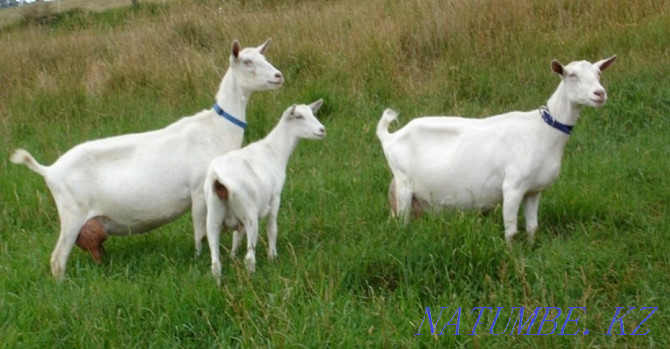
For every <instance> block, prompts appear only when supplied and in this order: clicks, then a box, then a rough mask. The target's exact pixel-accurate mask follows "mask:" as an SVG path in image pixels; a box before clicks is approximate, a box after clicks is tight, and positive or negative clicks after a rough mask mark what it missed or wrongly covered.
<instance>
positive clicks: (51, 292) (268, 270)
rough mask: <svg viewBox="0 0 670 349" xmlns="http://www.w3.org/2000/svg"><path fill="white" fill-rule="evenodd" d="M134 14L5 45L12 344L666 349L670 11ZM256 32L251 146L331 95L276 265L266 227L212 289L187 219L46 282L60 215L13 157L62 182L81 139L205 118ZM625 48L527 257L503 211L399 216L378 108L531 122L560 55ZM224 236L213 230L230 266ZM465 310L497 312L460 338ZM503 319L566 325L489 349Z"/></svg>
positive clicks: (5, 318) (361, 8) (606, 4)
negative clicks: (296, 111) (295, 109)
mask: <svg viewBox="0 0 670 349" xmlns="http://www.w3.org/2000/svg"><path fill="white" fill-rule="evenodd" d="M140 3H141V4H142V6H140V8H139V9H131V8H130V7H127V8H126V7H118V8H114V9H110V10H106V11H102V12H88V11H83V10H72V11H66V12H63V13H60V14H59V15H57V16H55V17H54V18H53V20H52V21H50V22H49V24H48V25H42V26H38V25H31V24H15V25H12V26H6V27H4V28H1V29H0V122H1V125H0V139H1V140H2V141H1V142H2V148H1V149H2V152H1V153H2V155H3V156H2V159H3V160H2V161H0V210H1V213H2V215H1V216H0V347H3V348H18V347H21V348H36V347H40V348H43V347H50V348H80V347H81V348H103V347H110V348H116V347H126V348H146V347H152V348H153V347H155V348H165V347H194V348H204V347H288V348H294V347H307V348H323V347H343V348H362V347H380V348H396V347H412V346H419V347H432V346H439V347H479V348H498V347H537V348H556V347H565V348H573V347H600V348H610V347H624V348H649V347H652V348H654V347H655V348H667V347H670V327H669V326H668V323H670V315H668V309H670V300H669V297H668V295H670V282H669V281H670V280H669V275H670V254H668V250H669V249H670V239H669V235H668V232H669V231H670V219H668V218H667V216H668V214H670V212H669V211H670V210H669V208H670V179H669V177H668V175H667V174H668V169H670V158H669V157H668V154H669V153H670V142H668V140H669V138H668V134H669V133H670V121H669V117H670V80H669V79H668V78H667V77H668V76H669V75H670V64H669V63H670V2H668V1H661V0H631V1H604V0H603V1H600V0H598V1H590V2H579V1H574V2H573V1H562V0H548V1H541V2H540V1H533V0H514V1H512V0H493V1H485V0H473V1H465V0H455V1H438V0H417V1H411V2H410V1H407V2H404V1H403V2H400V1H382V0H371V1H353V0H341V1H297V0H296V1H261V0H256V1H254V0H247V1H244V0H238V1H229V2H220V1H213V0H211V1H210V0H203V1H195V2H191V1H174V2H166V3H151V4H145V3H143V2H142V1H140ZM128 5H130V1H128ZM2 12H3V11H0V16H2ZM267 37H273V38H274V42H273V44H272V46H271V47H270V49H269V50H268V52H267V57H268V59H269V61H270V62H272V63H273V65H274V66H275V67H277V68H278V69H280V70H281V71H282V72H283V73H284V75H285V77H286V81H287V82H286V84H285V86H284V87H283V88H282V89H280V90H278V91H274V92H262V93H256V94H255V95H254V96H253V97H252V99H251V102H250V104H249V109H248V111H247V120H248V121H249V123H250V127H249V129H248V130H247V133H246V135H245V138H246V140H247V141H253V140H256V139H259V138H261V137H262V136H264V135H265V133H266V132H268V131H269V130H270V129H271V128H272V127H273V126H274V124H275V122H276V120H277V119H278V117H279V115H280V113H281V111H283V110H284V108H286V107H287V106H288V105H290V104H292V103H295V102H301V103H305V102H311V101H313V100H316V99H318V98H323V99H324V100H325V105H324V107H323V108H322V109H321V110H320V112H319V115H317V116H318V117H319V118H320V120H321V121H322V122H323V124H324V125H325V126H326V128H327V129H328V136H327V137H326V138H325V139H324V140H323V141H320V142H307V141H305V142H302V143H301V144H300V145H299V146H298V148H297V150H296V152H295V153H294V155H293V157H292V158H291V162H290V164H289V170H288V179H287V183H286V186H285V188H284V193H283V196H282V209H281V210H280V214H279V239H278V252H279V261H278V262H277V263H271V262H269V261H268V260H267V259H266V258H265V247H266V245H265V240H264V238H265V234H264V233H263V234H261V243H260V250H259V253H258V265H257V273H256V274H255V275H252V276H250V275H248V274H247V272H246V270H245V268H244V265H243V263H242V262H241V260H242V256H241V255H240V257H239V258H238V259H237V260H229V259H227V258H226V259H224V260H223V262H224V264H223V286H222V287H221V288H217V287H216V286H215V282H214V279H213V277H212V276H211V275H210V272H209V255H208V254H209V251H208V250H206V249H205V251H204V255H202V256H200V257H195V253H194V246H193V241H192V240H193V239H192V234H193V233H192V227H191V222H190V216H189V215H186V216H184V217H182V218H180V219H179V220H177V221H175V222H173V223H171V224H169V225H166V226H164V227H162V228H160V229H157V230H155V231H153V232H151V233H148V234H144V235H138V236H132V237H126V238H122V237H111V238H110V239H108V241H107V243H106V244H105V246H106V251H107V255H106V258H105V261H104V263H103V264H102V265H101V266H98V265H96V264H95V263H94V262H93V260H92V258H90V256H88V255H86V254H85V253H84V252H82V251H81V250H79V249H74V250H73V252H72V254H71V255H70V259H69V261H68V265H67V268H68V269H67V273H66V279H65V280H64V281H63V282H61V283H57V282H55V281H54V280H53V278H52V277H51V273H50V269H49V257H50V253H51V250H52V249H53V247H54V246H55V242H56V238H57V234H58V227H59V222H58V216H57V212H56V209H55V205H54V203H53V199H52V197H51V194H50V193H49V191H48V189H47V188H46V185H45V184H44V181H43V179H42V178H41V177H40V176H38V175H36V174H34V173H32V172H31V171H29V170H28V169H26V168H25V167H20V166H16V165H13V164H11V163H9V160H8V158H9V154H10V152H11V150H12V149H14V148H17V147H24V148H26V149H29V150H30V151H31V152H32V153H33V155H35V157H36V158H37V159H38V160H40V161H41V162H43V163H45V164H50V163H52V162H53V161H55V160H56V159H57V158H58V156H59V155H61V154H63V153H64V152H65V151H67V150H68V149H69V148H71V147H72V146H74V145H76V144H79V143H81V142H83V141H85V140H90V139H95V138H100V137H106V136H112V135H117V134H122V133H128V132H139V131H146V130H152V129H157V128H161V127H163V126H165V125H167V124H169V123H171V122H173V121H175V120H177V119H178V118H180V117H182V116H186V115H192V114H194V113H196V112H198V111H200V110H202V109H205V108H209V107H210V105H211V102H212V100H213V98H214V93H215V92H216V88H217V86H218V83H219V81H220V79H221V77H222V76H223V74H224V72H225V70H226V68H227V61H228V55H229V51H230V43H231V41H232V39H234V38H238V39H240V40H241V42H242V44H243V45H244V46H249V45H258V44H260V43H261V42H263V40H264V39H265V38H267ZM612 54H617V55H618V57H619V58H618V60H617V62H616V64H615V65H613V66H612V67H611V68H610V69H608V70H607V71H606V72H605V73H604V77H603V85H604V86H605V87H606V88H607V90H608V94H609V101H608V103H607V104H606V105H605V106H604V107H603V108H600V109H590V108H586V109H584V110H583V111H582V114H581V118H580V120H579V123H578V124H577V126H576V129H575V132H574V134H573V136H572V137H571V140H570V142H569V143H568V147H567V149H566V152H565V157H564V159H563V168H562V172H561V175H560V177H559V179H558V180H557V181H556V183H555V184H554V186H553V187H552V188H550V189H549V190H547V191H546V192H545V193H544V195H543V200H542V201H541V203H540V229H539V231H538V241H537V244H536V245H535V246H531V245H529V244H528V243H527V242H526V241H525V240H524V239H523V237H524V236H523V234H522V235H521V239H519V241H518V243H517V244H516V246H515V247H514V248H513V249H511V250H510V249H507V248H506V245H505V242H504V239H503V225H502V218H501V212H500V209H496V210H495V211H494V212H493V214H491V215H481V214H476V213H468V212H453V213H446V214H439V215H438V214H432V215H430V214H429V215H426V216H424V217H422V218H420V219H418V220H416V221H413V222H412V223H411V224H409V225H407V226H403V225H400V224H397V223H396V222H394V221H392V220H389V216H388V204H387V201H386V189H387V186H388V182H389V180H390V179H391V174H390V171H389V170H388V168H387V165H386V161H385V159H384V156H383V153H382V151H381V147H380V145H379V143H378V141H377V139H376V137H375V136H374V127H375V125H376V123H377V120H378V118H379V117H380V116H381V112H382V111H383V109H384V108H386V107H394V108H396V109H398V110H400V111H401V115H400V125H402V124H404V123H406V122H407V121H409V120H410V119H411V118H413V117H416V116H420V115H464V116H470V117H484V116H487V115H492V114H497V113H501V112H505V111H509V110H530V109H534V108H538V107H539V106H540V105H542V104H544V103H545V101H546V99H547V98H548V97H549V96H550V94H551V93H552V92H553V90H554V89H555V88H556V86H557V84H558V81H559V79H558V77H556V76H555V75H553V74H552V73H551V72H550V70H549V63H550V62H551V60H552V59H554V58H556V59H558V60H560V61H561V62H563V63H568V62H570V61H573V60H581V59H586V60H589V61H596V60H598V59H601V58H605V57H609V56H610V55H612ZM400 125H395V126H394V127H399V126H400ZM445 180H448V179H445ZM521 226H523V224H522V225H521ZM230 241H231V237H230V235H224V236H222V247H223V249H224V252H225V251H226V249H227V248H228V247H229V246H230ZM426 307H430V309H431V312H432V315H433V321H437V318H438V314H439V312H440V307H448V308H447V309H445V310H444V312H443V314H442V317H441V318H440V320H439V323H438V325H436V326H437V329H436V331H435V333H436V334H437V333H439V331H440V330H441V329H442V328H443V326H445V324H446V323H447V322H448V321H449V319H451V323H459V324H460V326H459V328H458V334H459V335H452V334H455V333H456V331H457V328H456V326H446V328H444V335H441V336H440V335H431V334H430V328H429V325H430V324H429V320H427V319H426V320H425V321H424V323H423V325H421V324H422V320H423V319H424V315H425V313H426ZM458 307H461V310H462V311H461V316H460V322H458V321H457V317H455V316H454V317H453V318H452V316H453V315H454V314H457V312H456V309H457V308H458ZM474 307H492V310H493V311H492V312H489V311H485V312H484V315H483V316H482V318H481V320H480V322H482V323H483V324H482V325H479V327H477V331H476V333H477V335H474V336H470V335H469V334H470V333H471V331H472V328H473V325H474V324H475V322H476V321H477V317H478V311H477V310H475V311H474V312H473V311H472V310H473V308H474ZM497 307H504V309H502V311H501V313H500V319H499V320H498V323H497V324H496V325H495V327H494V331H493V332H494V333H496V334H497V333H502V332H503V330H504V329H506V327H504V323H507V322H508V320H509V319H510V314H511V313H512V312H518V309H516V310H512V308H513V307H524V308H525V315H526V316H528V315H529V314H530V312H531V311H533V310H534V309H536V307H559V308H561V309H562V314H561V315H560V317H559V319H558V320H557V323H558V324H557V328H556V330H555V332H554V333H553V334H551V335H546V336H530V335H517V333H518V332H517V329H516V328H514V329H506V330H505V332H504V333H505V335H492V334H490V333H489V332H490V331H489V329H490V327H491V325H492V323H493V320H494V316H495V313H496V308H497ZM569 307H584V308H585V309H586V310H585V311H583V310H579V309H578V310H576V311H575V312H574V313H573V316H572V318H571V320H574V319H576V317H578V316H579V317H580V318H579V322H578V323H575V322H568V323H567V326H566V328H565V333H575V332H578V334H577V335H574V336H561V335H558V333H559V332H560V331H561V329H562V327H563V326H564V324H565V320H566V317H567V313H568V311H569ZM616 307H626V308H625V309H624V310H623V313H621V314H619V316H617V317H620V316H621V315H623V314H624V313H625V312H626V310H627V309H628V307H635V309H633V310H632V311H630V313H629V314H628V315H626V316H625V317H624V318H623V320H622V321H621V322H620V323H619V322H615V323H613V324H612V320H613V317H614V315H615V312H616ZM641 307H657V308H658V310H657V311H656V312H655V313H654V315H652V316H651V317H649V318H648V319H647V320H646V321H645V322H644V323H643V324H642V325H641V326H640V328H639V329H638V330H637V332H636V333H638V334H642V333H645V332H646V335H640V336H635V335H631V333H632V332H633V329H634V328H635V327H636V326H637V325H638V324H639V323H640V322H641V321H643V319H644V318H645V317H646V316H647V315H648V314H649V313H650V310H649V309H646V310H643V311H640V308H641ZM514 314H516V313H514ZM555 314H556V311H555V310H552V311H551V312H550V313H549V314H548V317H547V318H548V319H551V318H553V317H554V316H555ZM457 315H458V314H457ZM544 315H545V312H544V310H543V311H540V312H539V313H538V316H539V319H538V320H537V322H536V323H535V324H534V325H533V327H532V328H531V330H530V333H537V331H538V328H539V322H540V320H541V319H542V317H543V316H544ZM515 318H516V315H515V316H512V319H511V321H510V326H511V324H512V323H513V322H514V319H515ZM526 320H527V317H526V318H524V321H526ZM611 325H612V326H611ZM621 325H623V326H624V328H625V329H624V331H625V334H626V335H619V334H620V326H621ZM419 326H421V329H420V330H419ZM552 326H553V324H552V323H551V322H548V323H546V324H545V326H544V327H543V329H542V331H541V333H544V334H546V333H550V332H551V328H552ZM610 327H611V333H612V335H605V334H606V333H608V332H609V331H610ZM578 329H579V330H578ZM585 329H588V334H584V330H585ZM418 331H420V333H421V334H422V335H421V336H417V335H414V334H416V333H417V332H418ZM510 332H513V333H514V335H509V333H510ZM522 333H526V331H523V332H522Z"/></svg>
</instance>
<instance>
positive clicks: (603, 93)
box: [594, 90, 605, 97]
mask: <svg viewBox="0 0 670 349" xmlns="http://www.w3.org/2000/svg"><path fill="white" fill-rule="evenodd" d="M594 94H595V95H596V96H598V97H605V91H603V90H597V91H596V92H594Z"/></svg>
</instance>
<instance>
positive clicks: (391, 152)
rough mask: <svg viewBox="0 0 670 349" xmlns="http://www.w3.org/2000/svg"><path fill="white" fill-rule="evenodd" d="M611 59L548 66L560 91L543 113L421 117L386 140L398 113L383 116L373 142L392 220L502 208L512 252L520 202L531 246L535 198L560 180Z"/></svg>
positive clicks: (598, 99)
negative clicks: (575, 130)
mask: <svg viewBox="0 0 670 349" xmlns="http://www.w3.org/2000/svg"><path fill="white" fill-rule="evenodd" d="M615 59H616V56H613V57H610V58H608V59H604V60H601V61H599V62H596V63H595V64H591V63H589V62H586V61H580V62H572V63H570V64H568V65H567V66H562V65H561V64H560V63H559V62H557V61H555V60H554V61H552V63H551V68H552V70H553V72H555V73H556V74H558V75H559V76H560V77H561V83H560V84H559V85H558V88H557V89H556V91H555V92H554V94H553V95H552V96H551V98H549V100H548V101H547V107H542V108H540V109H536V110H532V111H528V112H519V111H515V112H509V113H506V114H501V115H497V116H492V117H488V118H484V119H466V118H461V117H422V118H417V119H414V120H412V121H411V122H409V123H408V124H407V125H406V126H405V127H403V128H401V129H399V130H398V131H396V132H395V133H393V134H391V133H389V132H388V126H389V124H390V123H391V122H392V121H393V120H395V119H396V117H397V115H398V113H397V112H395V111H393V110H391V109H387V110H385V111H384V113H383V115H382V117H381V119H380V121H379V123H378V125H377V137H378V138H379V140H380V141H381V144H382V148H383V149H384V154H385V155H386V159H387V161H388V164H389V167H390V168H391V171H392V172H393V180H392V181H391V184H390V188H389V201H390V204H391V210H392V214H393V215H397V216H400V217H401V218H402V219H403V220H404V221H405V222H406V221H407V220H408V218H409V214H410V210H413V211H414V213H415V215H418V214H419V213H420V211H421V210H422V209H427V208H447V207H456V208H460V209H475V210H490V209H492V208H494V207H495V206H496V205H498V204H499V203H500V202H502V205H503V220H504V225H505V239H506V240H507V243H508V244H511V242H512V239H513V238H514V236H515V235H516V233H517V213H518V210H519V206H520V204H521V203H522V201H523V203H524V207H525V216H526V231H527V233H528V237H529V240H530V241H531V242H532V241H534V239H535V231H536V229H537V227H538V219H537V211H538V207H539V202H540V194H541V192H542V190H544V189H545V188H547V187H548V186H549V185H551V184H552V183H553V182H554V180H555V179H556V178H557V177H558V174H559V171H560V167H561V157H562V156H563V150H564V149H565V145H566V143H567V142H568V138H569V135H570V131H571V129H572V125H574V124H575V122H577V119H578V117H579V111H580V109H581V107H582V106H584V105H586V106H593V107H599V106H602V105H603V104H604V103H605V101H606V100H607V94H606V92H605V89H604V88H603V87H602V85H601V84H600V81H599V80H600V72H601V71H603V70H605V69H607V68H608V67H609V66H610V65H611V64H612V63H613V62H614V61H615Z"/></svg>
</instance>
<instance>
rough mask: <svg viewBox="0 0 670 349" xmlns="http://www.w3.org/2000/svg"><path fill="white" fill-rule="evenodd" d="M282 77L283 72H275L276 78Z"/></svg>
mask: <svg viewBox="0 0 670 349" xmlns="http://www.w3.org/2000/svg"><path fill="white" fill-rule="evenodd" d="M282 77H283V76H282V75H281V73H277V74H275V78H278V79H281V78H282Z"/></svg>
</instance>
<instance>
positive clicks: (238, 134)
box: [11, 39, 284, 279]
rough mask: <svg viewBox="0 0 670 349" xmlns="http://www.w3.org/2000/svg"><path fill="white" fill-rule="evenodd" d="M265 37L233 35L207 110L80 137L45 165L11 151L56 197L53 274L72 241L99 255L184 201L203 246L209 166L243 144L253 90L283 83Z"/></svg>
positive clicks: (59, 271)
mask: <svg viewBox="0 0 670 349" xmlns="http://www.w3.org/2000/svg"><path fill="white" fill-rule="evenodd" d="M269 43H270V39H268V40H267V41H266V42H265V43H263V44H262V45H260V46H259V47H255V48H245V49H242V50H241V49H240V44H239V42H238V41H237V40H235V41H233V44H232V54H231V56H230V67H229V68H228V71H227V72H226V74H225V75H224V77H223V79H222V81H221V84H220V86H219V91H218V92H217V94H216V103H215V104H214V107H213V108H212V109H209V110H205V111H202V112H200V113H198V114H196V115H193V116H191V117H185V118H182V119H181V120H178V121H176V122H174V123H173V124H171V125H169V126H167V127H165V128H163V129H160V130H156V131H150V132H144V133H136V134H128V135H122V136H117V137H111V138H105V139H99V140H95V141H90V142H86V143H83V144H80V145H78V146H76V147H74V148H72V149H71V150H70V151H68V152H66V153H65V154H63V156H61V157H60V158H59V159H58V160H57V161H56V162H55V163H54V164H53V165H51V166H48V167H47V166H43V165H40V164H39V163H38V162H37V161H36V160H35V159H34V158H33V157H32V156H31V155H30V153H28V152H27V151H25V150H23V149H17V150H16V151H15V152H14V153H13V154H12V156H11V161H12V162H14V163H17V164H25V165H27V166H28V167H29V168H30V169H31V170H33V171H35V172H37V173H39V174H40V175H42V176H43V177H44V179H45V181H46V183H47V185H48V187H49V189H50V190H51V193H52V195H53V196H54V200H55V201H56V207H57V209H58V215H59V217H60V223H61V229H60V236H59V237H58V242H57V244H56V248H55V249H54V251H53V253H52V254H51V272H52V273H53V275H54V276H55V277H56V278H57V279H61V278H62V277H63V275H64V273H65V265H66V262H67V258H68V255H69V254H70V252H71V250H72V246H73V245H74V244H75V241H76V242H77V245H78V246H80V247H82V248H84V249H86V250H89V251H90V252H91V254H92V255H93V257H94V259H95V260H96V261H98V262H99V261H100V259H101V256H102V242H103V241H104V239H105V238H106V236H107V234H112V235H130V234H137V233H143V232H146V231H149V230H151V229H153V228H156V227H158V226H161V225H163V224H166V223H168V222H170V221H172V220H174V219H176V218H177V217H179V216H181V215H182V214H184V213H185V212H186V211H188V209H189V208H191V212H192V215H193V228H194V235H195V245H196V251H197V252H198V253H200V250H201V246H202V241H203V240H204V238H205V236H206V231H205V219H206V215H207V212H206V209H207V206H206V204H205V198H204V193H203V191H202V186H203V182H204V179H205V172H206V170H207V166H208V165H209V163H210V161H211V160H212V159H214V158H215V157H216V156H219V155H221V154H223V153H226V152H228V151H231V150H233V149H239V148H240V147H241V146H242V139H243V136H244V128H245V127H246V123H245V120H246V106H247V102H248V100H249V97H250V96H251V93H252V92H253V91H263V90H273V89H277V88H279V87H280V86H282V84H283V82H284V78H283V76H282V74H281V73H280V72H279V71H278V70H277V69H275V68H274V67H273V66H272V65H271V64H270V63H269V62H268V61H267V60H266V59H265V56H264V53H265V50H266V49H267V47H268V45H269ZM233 115H234V116H233Z"/></svg>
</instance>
